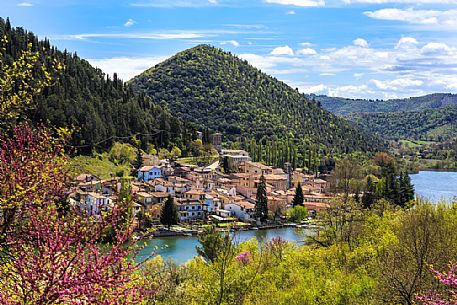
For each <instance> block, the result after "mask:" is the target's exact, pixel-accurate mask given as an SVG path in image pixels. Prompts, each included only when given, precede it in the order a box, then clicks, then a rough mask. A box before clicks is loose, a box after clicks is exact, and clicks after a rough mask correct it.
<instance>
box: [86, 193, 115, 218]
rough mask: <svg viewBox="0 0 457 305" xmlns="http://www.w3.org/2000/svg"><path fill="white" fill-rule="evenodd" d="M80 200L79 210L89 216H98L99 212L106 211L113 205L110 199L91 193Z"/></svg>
mask: <svg viewBox="0 0 457 305" xmlns="http://www.w3.org/2000/svg"><path fill="white" fill-rule="evenodd" d="M81 199H82V200H81V202H80V208H81V209H83V210H85V211H86V212H87V214H88V215H90V216H98V215H100V214H101V211H108V210H109V209H110V207H111V206H112V204H113V200H112V199H111V198H109V197H107V196H104V195H102V194H99V193H93V192H91V193H87V194H85V196H84V197H83V198H81Z"/></svg>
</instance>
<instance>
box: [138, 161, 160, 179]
mask: <svg viewBox="0 0 457 305" xmlns="http://www.w3.org/2000/svg"><path fill="white" fill-rule="evenodd" d="M161 177H162V167H159V166H149V165H148V166H143V167H141V168H140V169H139V170H138V180H139V181H149V180H153V179H156V178H161Z"/></svg>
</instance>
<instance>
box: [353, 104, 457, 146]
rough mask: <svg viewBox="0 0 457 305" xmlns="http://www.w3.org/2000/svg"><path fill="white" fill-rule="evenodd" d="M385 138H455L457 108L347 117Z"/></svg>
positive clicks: (442, 139)
mask: <svg viewBox="0 0 457 305" xmlns="http://www.w3.org/2000/svg"><path fill="white" fill-rule="evenodd" d="M347 118H348V119H349V120H351V121H352V122H354V123H355V124H356V125H357V126H359V127H360V128H365V129H366V130H368V131H370V132H373V133H375V134H377V135H379V136H382V137H384V138H387V139H414V140H429V141H439V142H441V141H444V140H448V139H451V138H453V137H455V135H456V131H457V106H449V107H445V108H439V109H427V110H423V111H414V112H398V113H359V114H352V115H349V116H348V117H347Z"/></svg>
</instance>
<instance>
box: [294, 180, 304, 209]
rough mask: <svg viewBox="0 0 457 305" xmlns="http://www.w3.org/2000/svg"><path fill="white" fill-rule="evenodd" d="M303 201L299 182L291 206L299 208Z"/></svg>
mask: <svg viewBox="0 0 457 305" xmlns="http://www.w3.org/2000/svg"><path fill="white" fill-rule="evenodd" d="M303 201H304V197H303V189H302V187H301V183H300V182H299V183H298V185H297V188H296V189H295V195H294V199H293V200H292V205H293V206H294V207H296V206H299V205H300V206H302V205H303Z"/></svg>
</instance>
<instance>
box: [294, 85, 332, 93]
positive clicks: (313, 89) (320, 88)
mask: <svg viewBox="0 0 457 305" xmlns="http://www.w3.org/2000/svg"><path fill="white" fill-rule="evenodd" d="M297 88H298V91H300V92H302V93H305V94H311V93H314V94H326V93H327V92H328V87H327V86H326V85H324V84H318V85H312V86H298V87H297Z"/></svg>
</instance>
